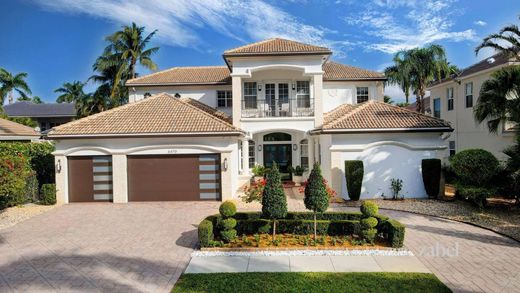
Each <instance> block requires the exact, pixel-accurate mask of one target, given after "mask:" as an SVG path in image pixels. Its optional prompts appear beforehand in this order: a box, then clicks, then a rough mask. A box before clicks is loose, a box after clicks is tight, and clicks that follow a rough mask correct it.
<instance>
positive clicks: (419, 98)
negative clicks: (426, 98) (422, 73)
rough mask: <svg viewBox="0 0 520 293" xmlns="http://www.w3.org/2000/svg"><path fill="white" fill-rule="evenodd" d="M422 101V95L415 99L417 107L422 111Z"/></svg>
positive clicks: (418, 110)
mask: <svg viewBox="0 0 520 293" xmlns="http://www.w3.org/2000/svg"><path fill="white" fill-rule="evenodd" d="M421 108H422V102H421V96H419V95H417V98H416V101H415V109H416V111H417V112H419V113H422V109H421Z"/></svg>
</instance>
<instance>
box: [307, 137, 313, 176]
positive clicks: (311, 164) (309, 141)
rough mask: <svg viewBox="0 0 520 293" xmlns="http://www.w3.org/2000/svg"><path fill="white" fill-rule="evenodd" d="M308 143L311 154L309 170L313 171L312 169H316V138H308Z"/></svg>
mask: <svg viewBox="0 0 520 293" xmlns="http://www.w3.org/2000/svg"><path fill="white" fill-rule="evenodd" d="M307 141H308V146H307V148H308V152H309V170H312V167H314V138H313V137H312V136H309V137H308V138H307Z"/></svg>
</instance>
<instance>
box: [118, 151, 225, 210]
mask: <svg viewBox="0 0 520 293" xmlns="http://www.w3.org/2000/svg"><path fill="white" fill-rule="evenodd" d="M127 174H128V201H199V200H220V199H221V180H220V179H221V178H220V177H221V176H220V155H219V154H203V155H201V154H192V155H135V156H127Z"/></svg>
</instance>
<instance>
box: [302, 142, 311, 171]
mask: <svg viewBox="0 0 520 293" xmlns="http://www.w3.org/2000/svg"><path fill="white" fill-rule="evenodd" d="M304 158H306V159H307V163H306V164H304V163H303V159H304ZM300 166H302V167H304V168H305V169H309V140H307V139H302V140H300Z"/></svg>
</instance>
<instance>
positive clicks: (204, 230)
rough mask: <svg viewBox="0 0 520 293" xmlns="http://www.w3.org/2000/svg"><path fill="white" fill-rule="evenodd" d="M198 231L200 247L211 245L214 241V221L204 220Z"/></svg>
mask: <svg viewBox="0 0 520 293" xmlns="http://www.w3.org/2000/svg"><path fill="white" fill-rule="evenodd" d="M198 231H199V244H200V247H209V246H210V243H211V242H212V241H213V235H214V234H213V223H212V222H211V221H209V220H203V221H202V222H200V224H199V227H198Z"/></svg>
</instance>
